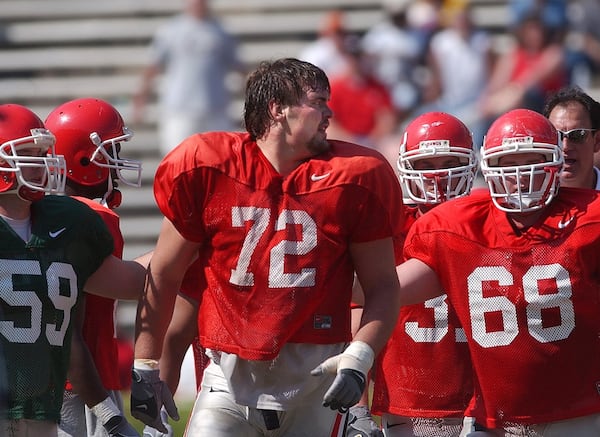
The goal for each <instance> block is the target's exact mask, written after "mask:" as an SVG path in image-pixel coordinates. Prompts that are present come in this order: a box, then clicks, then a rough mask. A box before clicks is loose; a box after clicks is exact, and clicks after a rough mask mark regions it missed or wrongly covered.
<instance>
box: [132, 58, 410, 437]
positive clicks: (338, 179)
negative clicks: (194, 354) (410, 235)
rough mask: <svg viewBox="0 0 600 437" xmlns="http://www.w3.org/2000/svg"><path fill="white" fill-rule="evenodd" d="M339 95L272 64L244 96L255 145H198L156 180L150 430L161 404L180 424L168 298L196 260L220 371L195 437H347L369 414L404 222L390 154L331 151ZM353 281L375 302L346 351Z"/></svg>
mask: <svg viewBox="0 0 600 437" xmlns="http://www.w3.org/2000/svg"><path fill="white" fill-rule="evenodd" d="M329 91H330V89H329V81H328V79H327V76H326V75H325V73H323V71H322V70H320V69H319V68H317V67H315V66H314V65H312V64H310V63H307V62H302V61H299V60H296V59H279V60H276V61H273V62H262V63H261V64H260V65H259V67H258V68H257V69H256V70H255V71H254V72H253V73H252V74H250V76H249V78H248V81H247V87H246V102H245V110H244V118H245V124H246V129H247V131H248V132H247V133H243V132H238V133H232V132H215V133H206V134H197V135H193V136H191V137H189V138H188V139H187V140H185V141H184V142H183V143H182V144H180V145H179V146H178V147H177V148H175V149H174V150H173V151H172V152H171V153H170V154H168V155H167V156H166V157H165V158H164V160H163V161H162V163H161V165H160V166H159V168H158V170H157V173H156V177H155V184H154V189H155V197H156V200H157V203H158V205H159V207H160V209H161V211H162V212H163V214H164V215H165V220H164V222H163V226H162V229H161V232H160V236H159V238H158V242H157V245H156V249H155V251H154V254H153V256H152V260H151V262H150V266H149V274H148V280H147V288H146V292H145V294H144V296H143V298H142V299H141V300H140V304H139V306H138V317H137V340H136V345H135V352H136V360H135V363H134V369H133V382H132V402H131V404H132V414H133V415H134V416H135V417H137V418H139V419H140V420H142V421H144V422H145V423H147V424H149V425H151V426H153V427H157V429H164V427H163V426H162V424H161V423H160V417H159V416H160V415H159V411H160V407H161V405H163V404H164V405H165V408H166V409H167V411H168V412H169V414H170V415H171V416H172V417H173V416H175V417H177V411H176V408H175V405H174V403H173V402H172V398H171V397H170V393H169V390H168V389H167V387H166V385H165V384H164V383H163V382H162V381H160V380H159V378H158V363H157V360H158V358H159V357H160V355H161V348H162V345H163V337H164V333H165V330H166V329H167V325H168V323H169V319H170V317H171V313H172V310H173V302H174V300H175V292H174V291H173V290H178V289H179V286H180V284H181V280H182V278H183V275H184V273H185V272H186V270H187V268H188V266H189V265H190V263H191V262H192V261H193V260H194V259H195V258H196V256H197V254H198V253H199V252H200V253H202V254H206V255H207V267H206V268H205V274H206V281H207V285H208V287H207V288H206V290H205V291H204V293H203V295H202V303H201V305H200V308H199V317H198V323H199V326H198V332H199V336H200V342H201V344H202V346H204V347H205V348H207V350H208V352H209V353H210V355H211V357H212V362H211V364H210V365H209V366H208V367H207V369H206V370H205V372H204V376H203V380H202V387H201V389H200V392H199V394H198V397H197V400H196V403H195V406H194V409H193V411H192V414H191V417H190V420H189V423H188V429H187V434H188V435H212V436H239V435H267V434H272V433H273V432H277V433H279V434H281V435H283V434H284V433H285V435H287V436H294V435H319V436H326V435H342V433H343V426H342V425H343V424H342V423H341V421H342V420H343V419H344V415H343V414H338V411H337V410H342V411H345V409H346V408H348V407H350V406H351V405H353V404H354V403H356V401H357V400H358V399H359V397H360V395H361V393H362V390H363V389H364V385H365V376H366V374H367V372H368V370H369V369H370V367H371V365H372V363H373V359H374V356H375V354H376V353H378V352H379V350H380V349H381V348H382V347H383V345H384V344H385V342H386V340H387V338H388V337H389V335H390V334H391V331H392V329H393V326H394V323H395V321H396V318H397V314H398V308H399V307H398V305H397V303H398V301H399V295H398V293H399V288H398V278H397V276H396V272H395V268H394V265H395V256H396V254H395V249H397V250H399V249H400V248H397V247H395V246H394V239H395V238H401V236H400V234H401V227H402V223H401V222H399V221H397V220H395V218H397V217H400V216H402V214H403V212H402V193H401V189H400V185H399V183H398V180H397V177H396V175H395V174H394V171H393V169H392V168H391V166H390V165H389V164H388V163H387V161H386V160H385V158H383V156H382V155H381V154H380V153H378V152H376V151H373V150H370V149H367V148H365V147H361V146H357V145H354V144H350V143H343V142H339V141H334V140H331V141H328V140H327V134H326V131H327V127H328V125H329V119H330V118H331V115H332V113H331V110H330V109H329V107H328V105H327V102H328V100H329ZM393 218H394V219H393ZM355 271H356V272H357V275H358V278H359V280H360V281H361V284H362V286H363V288H364V289H365V295H366V302H365V307H364V313H363V319H362V325H361V327H360V329H359V330H358V332H357V334H356V335H355V336H354V339H351V333H350V314H349V311H348V308H349V305H350V299H351V291H352V282H353V278H354V272H355ZM351 340H352V341H351ZM348 342H350V343H349V344H348ZM322 405H324V406H325V407H329V408H323V406H322ZM275 430H277V431H275Z"/></svg>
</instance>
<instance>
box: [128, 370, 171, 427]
mask: <svg viewBox="0 0 600 437" xmlns="http://www.w3.org/2000/svg"><path fill="white" fill-rule="evenodd" d="M163 405H164V407H165V410H166V411H167V413H168V414H169V416H171V417H172V418H173V419H175V420H179V413H178V412H177V407H176V406H175V402H174V401H173V395H171V391H170V390H169V387H167V384H165V383H164V382H163V381H161V380H160V377H159V370H158V369H150V370H146V369H136V368H135V367H134V368H133V370H132V381H131V415H132V416H133V417H135V418H136V419H138V420H141V421H142V422H144V423H145V424H146V425H149V426H151V427H152V428H155V429H157V430H158V431H160V432H163V433H167V432H168V430H167V428H166V427H165V425H164V424H163V422H162V420H161V417H160V410H161V408H162V406H163Z"/></svg>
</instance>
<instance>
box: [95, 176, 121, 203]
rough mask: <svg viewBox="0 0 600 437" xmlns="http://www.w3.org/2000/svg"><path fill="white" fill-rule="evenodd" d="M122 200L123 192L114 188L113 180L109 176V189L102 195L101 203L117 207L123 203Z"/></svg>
mask: <svg viewBox="0 0 600 437" xmlns="http://www.w3.org/2000/svg"><path fill="white" fill-rule="evenodd" d="M122 200H123V195H122V194H121V192H120V191H119V190H117V189H114V185H113V180H112V178H111V177H109V178H108V189H107V190H106V193H104V196H103V197H102V200H101V201H100V204H102V205H104V206H106V207H107V208H109V209H115V208H117V207H118V206H119V205H121V201H122Z"/></svg>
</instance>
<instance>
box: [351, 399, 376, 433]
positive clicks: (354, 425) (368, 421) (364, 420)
mask: <svg viewBox="0 0 600 437" xmlns="http://www.w3.org/2000/svg"><path fill="white" fill-rule="evenodd" d="M346 437H383V431H382V430H381V429H379V426H378V425H377V423H375V421H374V420H373V417H372V416H371V412H370V411H369V409H368V408H367V407H366V406H364V405H355V406H354V407H352V408H350V411H348V427H347V428H346Z"/></svg>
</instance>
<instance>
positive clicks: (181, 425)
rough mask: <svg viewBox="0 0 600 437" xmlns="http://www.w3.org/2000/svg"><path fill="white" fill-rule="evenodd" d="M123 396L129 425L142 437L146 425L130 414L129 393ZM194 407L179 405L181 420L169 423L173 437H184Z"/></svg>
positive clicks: (189, 404)
mask: <svg viewBox="0 0 600 437" xmlns="http://www.w3.org/2000/svg"><path fill="white" fill-rule="evenodd" d="M122 396H123V403H124V407H125V413H126V415H127V420H128V421H129V423H131V424H132V425H133V427H134V428H135V429H136V430H138V432H139V433H140V435H142V432H143V430H144V424H143V423H142V422H140V421H139V420H137V419H134V418H133V417H131V415H130V414H129V412H130V410H129V400H130V398H129V392H128V391H123V392H122ZM192 407H193V403H192V402H189V403H185V404H182V403H181V402H179V403H178V404H177V409H178V410H179V417H180V419H179V421H177V422H176V421H174V420H170V421H169V423H170V424H171V426H172V427H173V437H182V436H183V432H184V431H185V424H186V422H187V418H188V417H189V415H190V412H191V411H192Z"/></svg>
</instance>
